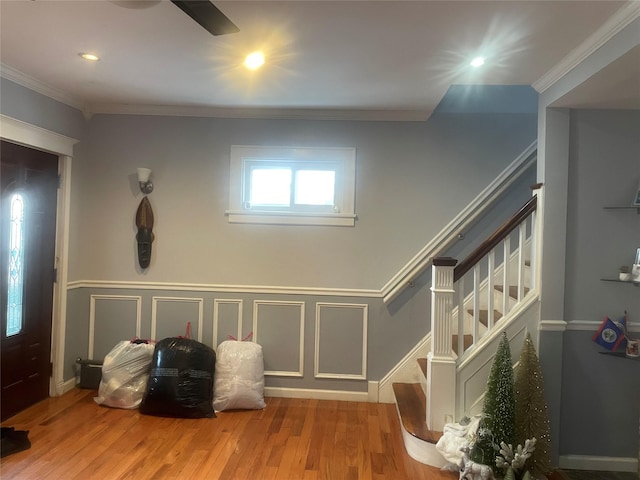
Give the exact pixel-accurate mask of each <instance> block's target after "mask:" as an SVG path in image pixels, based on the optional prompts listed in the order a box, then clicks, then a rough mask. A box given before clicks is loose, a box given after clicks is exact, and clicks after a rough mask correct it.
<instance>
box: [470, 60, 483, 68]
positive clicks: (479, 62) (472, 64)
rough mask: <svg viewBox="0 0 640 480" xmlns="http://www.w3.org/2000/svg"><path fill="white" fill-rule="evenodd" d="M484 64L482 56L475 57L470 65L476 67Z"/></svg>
mask: <svg viewBox="0 0 640 480" xmlns="http://www.w3.org/2000/svg"><path fill="white" fill-rule="evenodd" d="M482 65H484V57H476V58H474V59H473V60H471V66H472V67H474V68H478V67H481V66H482Z"/></svg>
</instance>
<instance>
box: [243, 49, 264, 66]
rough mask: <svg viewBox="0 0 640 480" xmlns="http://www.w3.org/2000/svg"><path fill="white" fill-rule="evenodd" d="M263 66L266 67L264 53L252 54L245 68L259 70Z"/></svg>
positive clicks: (245, 63)
mask: <svg viewBox="0 0 640 480" xmlns="http://www.w3.org/2000/svg"><path fill="white" fill-rule="evenodd" d="M262 65H264V54H263V53H262V52H253V53H250V54H249V55H247V58H245V60H244V66H245V67H247V68H248V69H249V70H257V69H258V68H260V67H261V66H262Z"/></svg>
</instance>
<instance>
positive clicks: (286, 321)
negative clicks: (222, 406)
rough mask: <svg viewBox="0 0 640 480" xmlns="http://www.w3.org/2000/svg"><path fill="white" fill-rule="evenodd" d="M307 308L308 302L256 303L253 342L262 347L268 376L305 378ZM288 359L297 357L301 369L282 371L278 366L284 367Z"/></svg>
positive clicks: (264, 301)
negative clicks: (286, 358)
mask: <svg viewBox="0 0 640 480" xmlns="http://www.w3.org/2000/svg"><path fill="white" fill-rule="evenodd" d="M304 307H305V303H304V302H294V301H279V300H255V301H254V302H253V339H254V341H255V342H256V343H258V344H260V345H262V349H263V352H264V365H265V371H264V374H265V375H273V376H281V377H303V376H304V310H305V308H304ZM296 337H297V338H296ZM296 340H297V341H296ZM296 345H297V351H296V348H295V347H296ZM285 349H291V350H289V351H287V350H285ZM278 357H279V358H278ZM285 357H288V358H296V357H297V365H295V366H293V367H292V368H291V369H287V367H286V366H282V367H280V366H279V365H278V364H281V365H282V364H284V363H285V361H284V358H285ZM270 367H271V368H270Z"/></svg>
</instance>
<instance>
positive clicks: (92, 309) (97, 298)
mask: <svg viewBox="0 0 640 480" xmlns="http://www.w3.org/2000/svg"><path fill="white" fill-rule="evenodd" d="M102 302H117V303H120V302H135V304H136V314H135V317H134V318H131V321H132V322H135V336H136V337H139V336H140V329H141V324H142V297H140V296H137V295H91V297H90V303H89V348H88V352H87V353H88V357H87V358H91V359H93V358H94V355H95V353H96V351H95V350H96V348H95V347H96V342H95V340H96V303H102ZM113 305H116V304H113ZM120 320H122V319H120ZM125 320H128V319H125ZM112 340H113V341H120V340H126V339H125V338H119V339H118V340H116V339H115V337H114V339H112ZM113 341H112V342H111V343H113ZM113 346H115V344H114V345H111V346H110V347H109V349H110V348H113ZM101 350H104V348H102V349H101ZM106 353H108V352H106Z"/></svg>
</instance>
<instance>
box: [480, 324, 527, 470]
mask: <svg viewBox="0 0 640 480" xmlns="http://www.w3.org/2000/svg"><path fill="white" fill-rule="evenodd" d="M515 418H516V417H515V397H514V389H513V366H512V364H511V351H510V350H509V340H508V339H507V334H506V333H504V332H503V333H502V339H501V340H500V344H499V345H498V350H497V351H496V356H495V358H494V360H493V365H492V366H491V373H490V374H489V380H487V392H486V393H485V397H484V406H483V408H482V418H481V420H480V424H479V425H478V433H477V438H476V442H475V443H474V445H473V448H472V449H471V460H473V461H474V462H476V463H482V464H484V465H490V466H491V467H492V468H493V469H494V470H495V468H496V464H495V460H496V452H497V450H496V448H495V447H496V446H498V445H500V443H501V442H505V443H506V444H514V443H515V438H516V436H515V423H516V421H515Z"/></svg>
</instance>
